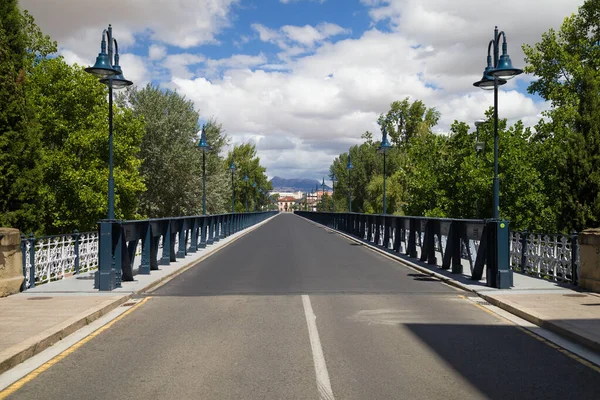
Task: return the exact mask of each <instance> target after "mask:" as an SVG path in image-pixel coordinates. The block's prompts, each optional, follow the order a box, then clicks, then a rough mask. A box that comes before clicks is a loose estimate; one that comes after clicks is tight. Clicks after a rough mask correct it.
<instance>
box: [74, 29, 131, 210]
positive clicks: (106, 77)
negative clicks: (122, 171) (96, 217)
mask: <svg viewBox="0 0 600 400" xmlns="http://www.w3.org/2000/svg"><path fill="white" fill-rule="evenodd" d="M106 42H108V54H107V52H106ZM113 44H114V50H115V51H114V57H113ZM85 72H88V73H90V74H92V75H94V76H95V77H97V78H99V79H100V82H102V83H103V84H105V85H108V218H107V219H108V220H111V221H112V220H114V219H115V179H114V173H113V89H122V88H125V87H127V86H131V85H133V82H131V81H129V80H127V79H125V78H124V77H123V71H122V70H121V67H120V66H119V44H118V43H117V39H115V38H114V37H113V35H112V26H111V25H108V29H105V30H104V31H103V32H102V42H101V44H100V53H99V54H98V57H96V63H95V64H94V65H93V66H92V67H88V68H86V69H85Z"/></svg>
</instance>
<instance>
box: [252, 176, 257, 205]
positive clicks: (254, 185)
mask: <svg viewBox="0 0 600 400" xmlns="http://www.w3.org/2000/svg"><path fill="white" fill-rule="evenodd" d="M252 187H253V188H254V189H255V190H253V192H254V212H256V211H257V209H256V208H257V207H258V200H257V197H258V192H257V191H256V182H252Z"/></svg>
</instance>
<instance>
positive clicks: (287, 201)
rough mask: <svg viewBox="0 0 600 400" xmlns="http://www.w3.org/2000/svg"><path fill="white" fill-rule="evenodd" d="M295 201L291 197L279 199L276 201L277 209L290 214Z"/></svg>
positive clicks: (295, 199)
mask: <svg viewBox="0 0 600 400" xmlns="http://www.w3.org/2000/svg"><path fill="white" fill-rule="evenodd" d="M297 201H298V199H297V198H295V197H293V196H285V197H280V198H279V199H278V200H277V207H278V208H279V211H280V212H291V211H293V209H294V208H295V207H294V205H295V204H296V202H297Z"/></svg>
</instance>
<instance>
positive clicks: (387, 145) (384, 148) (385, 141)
mask: <svg viewBox="0 0 600 400" xmlns="http://www.w3.org/2000/svg"><path fill="white" fill-rule="evenodd" d="M382 131H383V138H382V139H381V144H380V145H379V149H377V151H378V152H380V153H383V215H385V214H386V208H385V206H386V204H385V198H386V175H387V170H386V155H387V152H388V150H389V149H390V148H391V147H392V145H391V144H390V142H389V141H388V138H387V131H386V130H385V127H383V130H382Z"/></svg>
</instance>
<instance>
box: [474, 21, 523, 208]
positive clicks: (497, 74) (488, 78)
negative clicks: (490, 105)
mask: <svg viewBox="0 0 600 400" xmlns="http://www.w3.org/2000/svg"><path fill="white" fill-rule="evenodd" d="M500 38H502V39H503V40H502V55H501V56H499V52H500ZM492 50H493V54H492ZM492 55H493V58H492ZM521 73H523V70H521V69H518V68H514V67H513V65H512V62H511V61H510V57H509V56H508V53H507V44H506V34H505V33H504V31H501V32H498V27H497V26H496V27H495V29H494V38H493V39H492V40H490V42H489V44H488V55H487V67H486V68H485V70H484V71H483V77H482V78H481V80H479V81H477V82H475V83H473V86H476V87H478V88H481V89H485V90H490V89H493V90H494V212H493V218H494V219H495V220H497V219H498V217H499V211H500V182H499V180H498V86H500V85H504V84H505V83H506V82H507V80H509V79H512V78H514V77H515V76H517V75H519V74H521Z"/></svg>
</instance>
